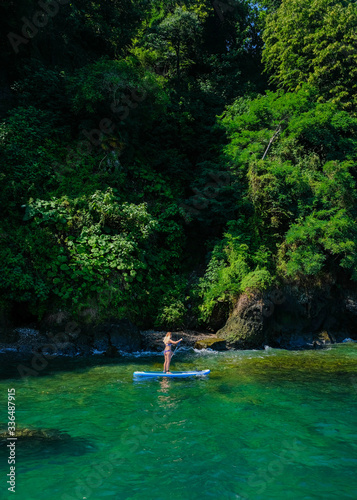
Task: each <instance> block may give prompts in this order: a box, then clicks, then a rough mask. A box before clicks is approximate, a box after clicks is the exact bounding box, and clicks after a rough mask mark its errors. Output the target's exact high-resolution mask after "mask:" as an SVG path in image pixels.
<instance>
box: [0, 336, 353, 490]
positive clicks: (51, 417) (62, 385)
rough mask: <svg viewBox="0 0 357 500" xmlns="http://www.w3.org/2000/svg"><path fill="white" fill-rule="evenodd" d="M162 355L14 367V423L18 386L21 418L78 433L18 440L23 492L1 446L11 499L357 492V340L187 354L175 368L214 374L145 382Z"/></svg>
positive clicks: (10, 382) (22, 422) (7, 383)
mask: <svg viewBox="0 0 357 500" xmlns="http://www.w3.org/2000/svg"><path fill="white" fill-rule="evenodd" d="M161 361H162V359H161V357H159V356H152V357H149V356H147V357H135V356H131V357H125V358H124V359H121V360H104V359H103V358H101V357H99V356H98V357H92V358H90V359H87V360H83V359H74V360H73V359H69V360H64V359H61V360H58V359H57V360H51V361H49V364H48V366H47V367H46V368H45V369H44V370H42V371H41V372H40V374H39V376H38V377H30V378H28V379H27V381H25V380H21V379H20V378H19V377H18V376H16V364H14V362H13V363H12V364H11V367H10V370H9V367H5V366H3V372H2V377H3V379H2V380H1V382H0V385H1V387H0V394H1V401H2V402H3V404H2V407H3V409H4V411H2V415H3V417H2V419H1V421H3V422H5V421H6V406H5V405H6V401H5V400H6V397H7V389H8V388H9V387H14V388H15V389H16V405H17V411H16V420H17V425H18V427H27V426H33V427H35V428H38V429H44V428H47V429H48V428H51V429H57V430H58V431H61V432H66V433H68V434H69V435H70V438H68V439H67V440H62V441H51V442H44V441H42V442H41V441H36V442H33V443H32V444H31V443H29V442H27V443H25V442H18V443H17V448H16V453H17V457H16V458H17V461H16V472H17V477H16V494H15V495H13V494H10V493H8V494H7V492H6V491H7V490H6V489H7V485H6V478H5V475H6V474H7V473H8V472H9V468H8V465H7V454H8V452H7V451H6V450H5V449H4V446H1V447H0V448H1V451H0V460H1V462H0V464H1V476H0V477H1V481H2V482H1V484H0V498H5V499H7V498H16V499H18V500H44V499H46V500H52V499H56V500H57V499H59V500H73V499H77V500H78V499H80V500H82V499H84V498H85V499H93V500H96V499H120V500H167V499H170V500H196V499H197V500H198V499H200V500H201V499H203V500H205V499H207V500H208V499H242V500H243V499H247V500H260V499H262V500H263V499H264V500H280V499H281V500H283V499H284V500H286V499H293V500H317V499H319V500H329V499H331V500H332V499H334V500H335V499H341V500H342V499H355V498H357V478H356V472H357V418H356V409H357V362H356V361H357V344H347V345H337V346H333V347H332V348H330V349H327V350H319V351H295V352H288V351H283V350H277V349H267V350H265V351H239V352H225V353H214V352H209V351H205V352H201V353H197V352H192V351H191V352H184V353H180V352H179V353H178V354H177V355H176V356H175V357H174V358H173V362H172V367H171V368H172V370H177V371H178V370H180V371H181V370H191V369H196V368H197V369H204V368H209V369H210V370H211V374H210V376H209V377H208V378H202V379H181V380H175V379H161V380H143V381H133V378H132V374H133V372H134V371H136V370H157V369H160V368H161V367H162V363H161ZM27 364H28V365H29V363H27ZM6 374H9V376H11V377H13V378H10V379H6V378H4V377H6Z"/></svg>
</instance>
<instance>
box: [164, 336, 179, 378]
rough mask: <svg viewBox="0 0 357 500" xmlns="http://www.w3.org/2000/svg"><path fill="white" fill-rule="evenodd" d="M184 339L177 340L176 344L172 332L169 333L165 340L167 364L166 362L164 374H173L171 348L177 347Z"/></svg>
mask: <svg viewBox="0 0 357 500" xmlns="http://www.w3.org/2000/svg"><path fill="white" fill-rule="evenodd" d="M181 340H182V338H181V339H180V340H177V341H176V342H175V341H174V340H172V339H171V332H167V334H166V335H165V338H164V344H165V350H164V356H165V362H164V373H171V372H170V371H169V370H170V361H171V358H172V354H173V353H172V351H171V346H172V345H176V344H178V343H179V342H181Z"/></svg>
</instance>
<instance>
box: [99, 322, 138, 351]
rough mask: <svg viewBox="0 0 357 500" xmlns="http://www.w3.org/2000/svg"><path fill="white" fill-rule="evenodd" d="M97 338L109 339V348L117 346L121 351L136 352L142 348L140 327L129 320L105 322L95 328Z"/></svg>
mask: <svg viewBox="0 0 357 500" xmlns="http://www.w3.org/2000/svg"><path fill="white" fill-rule="evenodd" d="M94 336H95V338H96V339H105V338H106V337H107V339H108V344H109V345H108V348H109V347H115V348H116V349H117V350H119V351H126V352H134V351H139V350H140V348H141V335H140V332H139V329H138V328H137V327H136V326H135V325H133V323H131V322H130V321H129V320H126V319H122V320H120V321H115V322H108V323H103V324H101V325H99V326H98V327H96V328H95V331H94Z"/></svg>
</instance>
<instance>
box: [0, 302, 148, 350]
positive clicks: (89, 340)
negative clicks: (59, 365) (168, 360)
mask: <svg viewBox="0 0 357 500" xmlns="http://www.w3.org/2000/svg"><path fill="white" fill-rule="evenodd" d="M0 348H8V349H9V348H10V349H11V350H14V351H17V352H20V353H23V354H31V353H35V352H38V353H42V354H44V355H46V356H52V355H53V356H57V355H66V356H75V355H77V354H81V355H89V354H91V353H92V352H101V353H106V354H107V355H108V356H115V355H117V354H118V351H126V352H133V351H138V350H140V349H141V335H140V332H139V329H138V328H137V327H136V326H135V325H133V324H132V323H131V322H130V321H129V320H126V319H120V320H119V319H116V318H110V319H108V320H107V321H104V322H102V323H99V324H95V323H88V322H83V321H75V320H74V319H73V318H71V317H70V316H69V314H68V313H66V312H64V311H56V312H53V313H49V314H47V315H46V316H45V317H44V319H43V320H42V321H41V323H40V324H39V325H37V326H36V328H28V327H17V328H12V329H9V328H7V329H6V330H5V329H3V328H0Z"/></svg>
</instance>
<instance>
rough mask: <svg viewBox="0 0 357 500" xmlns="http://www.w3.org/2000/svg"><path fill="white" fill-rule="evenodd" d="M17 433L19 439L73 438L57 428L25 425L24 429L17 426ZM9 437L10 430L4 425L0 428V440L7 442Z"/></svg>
mask: <svg viewBox="0 0 357 500" xmlns="http://www.w3.org/2000/svg"><path fill="white" fill-rule="evenodd" d="M15 434H16V438H17V440H18V441H26V440H29V441H30V440H31V441H36V440H37V441H39V440H40V441H67V440H70V439H72V438H71V436H70V435H69V434H67V433H66V432H61V431H59V430H57V429H32V428H28V427H25V428H23V429H19V428H17V429H16V432H15ZM8 437H9V434H8V430H7V429H5V428H4V426H2V428H1V429H0V441H1V442H6V441H7V438H8Z"/></svg>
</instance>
